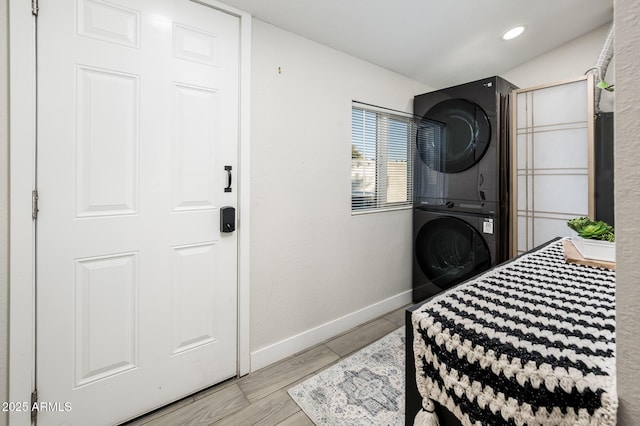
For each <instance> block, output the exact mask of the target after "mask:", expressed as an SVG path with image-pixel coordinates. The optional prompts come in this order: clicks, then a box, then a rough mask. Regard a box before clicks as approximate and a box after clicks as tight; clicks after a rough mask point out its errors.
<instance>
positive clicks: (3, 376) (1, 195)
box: [0, 0, 9, 426]
mask: <svg viewBox="0 0 640 426" xmlns="http://www.w3.org/2000/svg"><path fill="white" fill-rule="evenodd" d="M0 22H1V23H2V24H1V25H0V28H2V29H3V30H2V31H0V401H7V400H8V398H7V371H8V358H7V349H8V340H7V339H8V335H7V331H8V326H9V324H8V320H9V305H8V299H9V251H8V250H9V243H8V242H9V134H8V123H9V113H8V110H7V108H8V99H9V96H8V79H9V76H8V43H9V40H8V33H7V28H8V27H9V16H8V2H7V0H0ZM5 424H7V415H6V413H0V426H2V425H5Z"/></svg>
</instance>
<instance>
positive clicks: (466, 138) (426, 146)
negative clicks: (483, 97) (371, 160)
mask: <svg viewBox="0 0 640 426" xmlns="http://www.w3.org/2000/svg"><path fill="white" fill-rule="evenodd" d="M490 140H491V125H490V124H489V118H488V117H487V115H486V114H485V112H484V111H483V110H482V108H480V107H479V106H478V105H476V104H475V103H473V102H469V101H467V100H464V99H448V100H446V101H442V102H440V103H438V104H436V105H435V106H433V107H432V108H431V109H430V110H429V111H427V113H426V114H425V115H424V117H423V118H422V120H421V121H420V123H419V124H418V133H417V137H416V141H417V150H418V154H419V155H420V158H422V161H424V163H425V164H427V166H429V167H430V168H432V169H435V170H437V171H439V172H443V173H458V172H461V171H463V170H466V169H468V168H469V167H471V166H473V165H474V164H476V163H477V162H478V161H479V160H480V159H481V158H482V156H483V155H484V153H485V152H486V151H487V148H488V147H489V142H490Z"/></svg>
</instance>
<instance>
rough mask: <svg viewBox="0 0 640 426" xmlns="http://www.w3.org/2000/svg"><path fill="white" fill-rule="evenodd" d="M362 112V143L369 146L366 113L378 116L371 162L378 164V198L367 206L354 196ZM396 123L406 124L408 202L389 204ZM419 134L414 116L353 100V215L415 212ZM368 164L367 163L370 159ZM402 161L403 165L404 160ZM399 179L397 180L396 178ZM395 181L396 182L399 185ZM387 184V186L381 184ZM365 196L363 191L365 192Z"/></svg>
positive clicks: (406, 194)
mask: <svg viewBox="0 0 640 426" xmlns="http://www.w3.org/2000/svg"><path fill="white" fill-rule="evenodd" d="M356 111H361V112H362V117H363V121H362V135H363V140H362V143H364V145H365V146H366V145H367V144H366V136H367V131H366V124H365V121H366V118H365V117H366V114H367V113H371V114H375V141H374V142H375V143H374V144H373V145H374V146H375V158H374V159H373V160H371V159H370V160H369V161H375V176H374V181H375V182H374V195H373V202H372V204H371V205H367V203H366V202H364V201H358V202H356V200H355V199H354V195H355V194H357V192H354V170H355V167H354V160H355V158H354V157H353V152H354V149H358V147H357V146H356V144H354V141H355V139H354V130H355V124H356V122H355V118H356V116H355V112H356ZM392 121H396V122H400V123H404V124H406V133H407V135H406V138H407V140H406V164H407V166H406V170H407V171H406V178H405V183H406V192H405V200H404V201H388V196H389V192H388V186H387V183H386V182H388V181H389V168H388V166H389V162H390V160H389V158H391V157H392V154H393V152H394V151H393V149H390V144H394V143H395V142H389V139H390V138H389V132H390V129H391V127H390V124H389V123H390V122H392ZM415 134H416V125H415V121H414V119H413V114H411V113H407V112H403V111H396V110H392V109H388V108H384V107H379V106H375V105H371V104H366V103H362V102H358V101H352V104H351V147H352V148H351V149H352V157H351V170H352V173H351V215H360V214H369V213H377V212H383V211H395V210H406V209H411V208H412V207H413V160H414V158H413V157H414V139H415ZM362 155H363V157H364V158H366V153H365V152H363V153H362ZM364 161H367V160H366V159H365V160H364ZM399 162H403V160H400V161H399ZM396 179H397V177H396ZM396 179H394V182H396V183H397V182H399V181H398V180H396ZM382 181H384V182H385V183H384V184H381V182H382ZM361 194H362V192H361Z"/></svg>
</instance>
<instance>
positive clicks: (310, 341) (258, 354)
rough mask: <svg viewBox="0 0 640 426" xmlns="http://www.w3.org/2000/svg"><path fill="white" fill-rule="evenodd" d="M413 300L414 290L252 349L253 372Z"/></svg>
mask: <svg viewBox="0 0 640 426" xmlns="http://www.w3.org/2000/svg"><path fill="white" fill-rule="evenodd" d="M409 303H411V290H408V291H405V292H402V293H400V294H397V295H395V296H391V297H389V298H388V299H385V300H382V301H380V302H378V303H374V304H373V305H369V306H367V307H365V308H362V309H359V310H357V311H355V312H352V313H350V314H347V315H344V316H342V317H340V318H337V319H335V320H332V321H329V322H327V323H325V324H322V325H319V326H317V327H314V328H312V329H309V330H307V331H304V332H302V333H299V334H296V335H295V336H291V337H288V338H286V339H283V340H281V341H279V342H276V343H274V344H272V345H269V346H265V347H264V348H261V349H258V350H256V351H255V352H251V371H252V372H253V371H256V370H259V369H261V368H263V367H266V366H268V365H270V364H273V363H274V362H277V361H280V360H282V359H284V358H286V357H288V356H291V355H293V354H296V353H298V352H301V351H303V350H305V349H307V348H310V347H311V346H314V345H317V344H318V343H322V342H324V341H325V340H328V339H330V338H332V337H334V336H337V335H338V334H340V333H344V332H345V331H347V330H349V329H351V328H353V327H356V326H358V325H360V324H363V323H365V322H367V321H371V320H372V319H375V318H378V317H379V316H382V315H384V314H386V313H388V312H391V311H393V310H394V309H399V308H401V307H403V306H405V305H407V304H409Z"/></svg>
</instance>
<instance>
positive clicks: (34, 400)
mask: <svg viewBox="0 0 640 426" xmlns="http://www.w3.org/2000/svg"><path fill="white" fill-rule="evenodd" d="M37 404H38V389H34V390H33V392H31V407H30V409H31V420H35V419H36V417H38V410H37V409H36V410H34V409H33V407H35V406H36V405H37Z"/></svg>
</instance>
